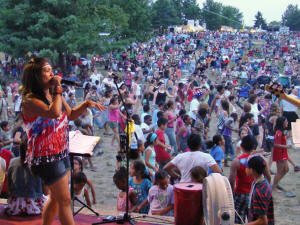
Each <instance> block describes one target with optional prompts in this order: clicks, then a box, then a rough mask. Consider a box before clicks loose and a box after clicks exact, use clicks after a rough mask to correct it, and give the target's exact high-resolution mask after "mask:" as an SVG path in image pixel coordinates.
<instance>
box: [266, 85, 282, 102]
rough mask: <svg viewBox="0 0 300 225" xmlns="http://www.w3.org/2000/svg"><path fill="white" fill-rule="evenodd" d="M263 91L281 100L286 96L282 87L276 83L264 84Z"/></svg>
mask: <svg viewBox="0 0 300 225" xmlns="http://www.w3.org/2000/svg"><path fill="white" fill-rule="evenodd" d="M265 90H266V91H268V92H270V93H271V94H273V95H275V96H276V97H277V98H283V97H284V96H285V95H286V93H285V92H284V90H283V87H282V85H281V84H278V83H271V84H266V85H265Z"/></svg>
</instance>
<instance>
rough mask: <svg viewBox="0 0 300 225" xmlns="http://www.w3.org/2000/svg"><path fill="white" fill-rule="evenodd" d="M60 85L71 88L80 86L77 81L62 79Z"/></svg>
mask: <svg viewBox="0 0 300 225" xmlns="http://www.w3.org/2000/svg"><path fill="white" fill-rule="evenodd" d="M60 83H61V84H65V85H71V86H80V84H79V83H78V82H77V81H71V80H65V79H62V80H61V81H60Z"/></svg>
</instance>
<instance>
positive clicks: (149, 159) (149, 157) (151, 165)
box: [144, 133, 159, 177]
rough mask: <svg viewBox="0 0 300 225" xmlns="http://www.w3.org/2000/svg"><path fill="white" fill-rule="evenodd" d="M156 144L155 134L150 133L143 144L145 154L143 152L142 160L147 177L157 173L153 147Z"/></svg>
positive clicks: (157, 167) (157, 166)
mask: <svg viewBox="0 0 300 225" xmlns="http://www.w3.org/2000/svg"><path fill="white" fill-rule="evenodd" d="M156 144H157V135H156V134H155V133H150V134H148V136H147V139H146V143H145V148H146V150H145V152H144V159H145V164H146V167H147V169H148V171H149V175H150V176H151V177H154V174H155V172H157V171H158V169H159V165H158V164H157V163H156V160H155V157H156V154H155V150H154V145H156Z"/></svg>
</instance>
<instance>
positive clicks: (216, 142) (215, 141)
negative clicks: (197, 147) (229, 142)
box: [206, 134, 222, 149]
mask: <svg viewBox="0 0 300 225" xmlns="http://www.w3.org/2000/svg"><path fill="white" fill-rule="evenodd" d="M221 140H222V135H220V134H216V135H214V136H213V139H212V140H211V141H207V142H206V146H207V148H208V149H210V148H212V147H214V146H217V145H219V143H220V141H221Z"/></svg>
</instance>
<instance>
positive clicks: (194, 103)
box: [189, 93, 202, 126]
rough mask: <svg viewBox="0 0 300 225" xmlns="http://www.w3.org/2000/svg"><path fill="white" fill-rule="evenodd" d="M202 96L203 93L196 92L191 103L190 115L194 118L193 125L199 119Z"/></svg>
mask: <svg viewBox="0 0 300 225" xmlns="http://www.w3.org/2000/svg"><path fill="white" fill-rule="evenodd" d="M201 97H202V93H196V94H195V95H194V98H193V100H192V101H191V104H190V111H189V116H190V117H191V118H192V119H193V124H192V126H193V125H194V123H195V121H196V119H197V114H198V109H199V105H200V102H201Z"/></svg>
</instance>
